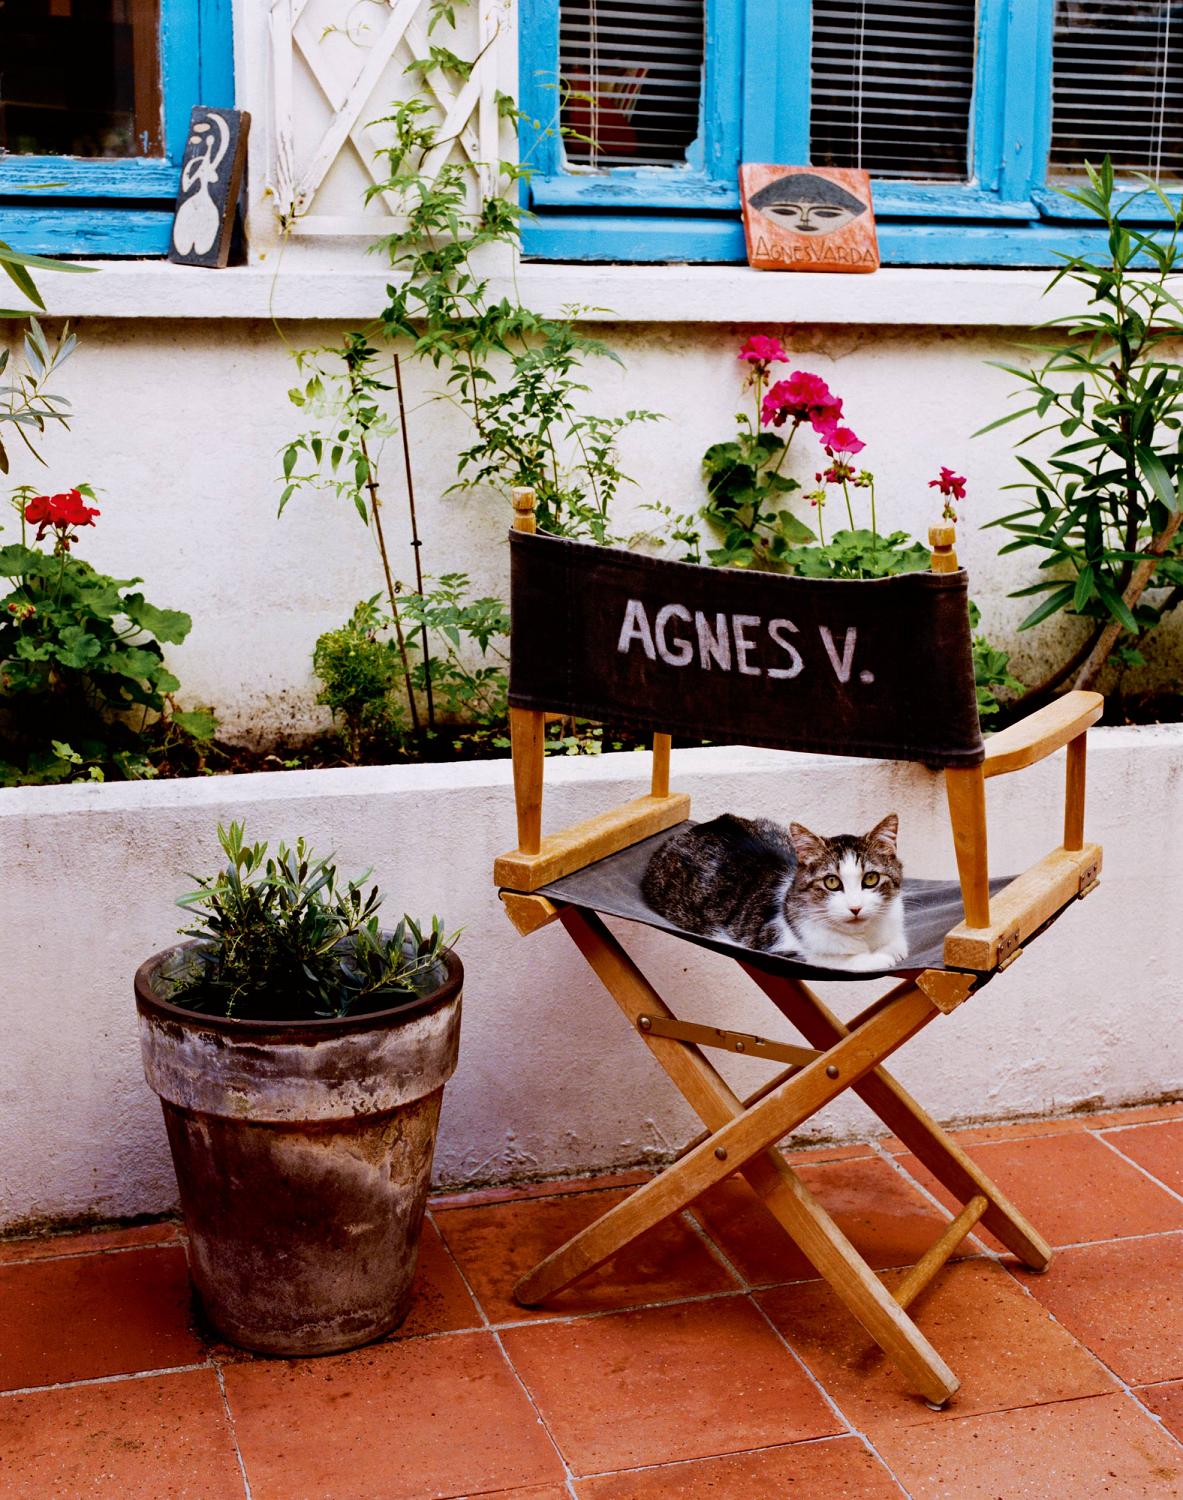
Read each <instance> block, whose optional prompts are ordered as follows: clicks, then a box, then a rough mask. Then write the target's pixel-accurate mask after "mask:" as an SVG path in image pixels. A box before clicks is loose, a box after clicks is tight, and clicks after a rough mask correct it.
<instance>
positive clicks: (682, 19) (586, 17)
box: [559, 0, 705, 167]
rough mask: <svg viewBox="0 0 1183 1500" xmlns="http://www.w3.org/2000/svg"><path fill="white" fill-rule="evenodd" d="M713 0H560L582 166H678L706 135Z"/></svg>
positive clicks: (569, 105)
mask: <svg viewBox="0 0 1183 1500" xmlns="http://www.w3.org/2000/svg"><path fill="white" fill-rule="evenodd" d="M704 5H705V0H654V3H650V4H646V3H645V0H560V6H559V74H560V80H561V93H562V109H561V113H560V120H561V124H562V128H563V145H564V149H565V151H566V155H567V160H568V161H569V162H572V163H577V164H579V165H581V166H596V167H636V166H676V165H679V164H683V163H685V161H686V152H687V149H688V148H689V146H690V145H691V143H692V142H693V141H694V139H695V137H696V136H697V135H698V116H699V100H700V98H701V95H702V69H703V48H704V41H703V27H704V14H703V12H704Z"/></svg>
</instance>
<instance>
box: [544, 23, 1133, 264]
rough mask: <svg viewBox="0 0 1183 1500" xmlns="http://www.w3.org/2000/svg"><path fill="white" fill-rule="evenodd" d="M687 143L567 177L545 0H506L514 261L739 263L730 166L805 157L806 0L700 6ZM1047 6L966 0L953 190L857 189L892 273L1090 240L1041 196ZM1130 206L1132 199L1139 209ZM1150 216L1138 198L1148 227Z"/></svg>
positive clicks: (1027, 254) (1072, 213) (1040, 260)
mask: <svg viewBox="0 0 1183 1500" xmlns="http://www.w3.org/2000/svg"><path fill="white" fill-rule="evenodd" d="M706 6H707V14H706V39H705V41H706V45H705V58H706V67H705V74H704V78H703V92H702V109H701V116H700V134H699V139H698V140H697V141H696V142H695V144H694V146H693V147H692V148H691V150H690V152H688V153H687V164H686V166H685V167H676V168H670V167H664V168H660V167H658V168H653V167H649V168H613V169H610V170H608V171H596V172H588V171H586V170H584V171H578V172H576V171H571V170H569V169H568V168H567V167H566V165H565V162H564V154H563V147H562V142H561V140H560V138H559V134H558V132H557V130H556V129H555V120H556V116H557V113H558V110H557V105H556V100H557V97H558V95H557V92H556V85H557V69H558V36H559V0H520V10H521V33H520V34H521V37H522V43H521V57H520V74H521V107H522V110H523V112H524V114H525V116H526V119H525V120H524V121H523V123H522V127H521V132H520V146H521V151H522V156H523V160H524V161H525V162H526V164H527V165H528V166H529V167H530V169H531V174H530V176H529V178H528V180H526V181H525V183H524V184H523V189H522V193H523V203H524V205H525V206H526V207H528V208H529V209H531V210H532V212H533V218H532V219H529V220H528V221H527V223H526V225H525V228H524V231H523V248H524V250H525V252H526V254H527V255H530V256H535V257H538V258H542V259H548V260H632V261H663V260H673V261H713V262H743V261H744V260H745V259H746V254H745V249H744V236H743V227H742V224H741V222H740V218H739V194H738V189H737V169H738V166H739V163H740V162H741V161H769V162H784V163H786V164H790V163H791V164H797V163H806V162H808V161H809V159H810V105H811V101H810V86H811V83H810V80H811V43H812V5H811V4H810V0H706ZM1054 6H1055V0H1021V3H1014V0H978V7H977V37H976V57H975V65H974V88H973V98H972V105H971V121H970V140H971V148H970V149H971V160H970V164H969V165H970V172H969V178H968V180H967V181H965V182H940V183H919V182H917V183H910V182H906V181H903V182H901V181H898V180H886V179H885V180H881V181H874V180H873V182H872V187H873V193H874V202H875V213H876V223H877V229H878V236H879V247H880V253H881V256H882V259H883V262H884V263H885V264H896V265H978V266H992V265H1028V266H1038V265H1049V264H1058V263H1059V256H1058V253H1057V252H1062V251H1065V250H1069V251H1074V252H1076V251H1084V250H1086V249H1090V248H1095V247H1097V246H1099V245H1101V244H1102V243H1103V236H1102V235H1101V234H1100V233H1098V232H1097V231H1095V230H1091V229H1088V228H1085V227H1084V226H1083V225H1082V224H1080V223H1079V222H1078V220H1079V218H1080V217H1082V215H1081V214H1080V213H1079V211H1078V210H1077V209H1076V208H1075V206H1074V205H1072V204H1071V203H1069V202H1067V201H1066V200H1065V199H1063V198H1062V197H1060V196H1059V195H1058V194H1056V193H1055V192H1054V191H1052V190H1051V189H1050V188H1049V186H1048V168H1047V162H1048V152H1049V146H1050V142H1051V124H1052V121H1051V115H1052V39H1053V18H1054ZM1143 201H1144V202H1145V201H1146V200H1143ZM1161 212H1162V211H1161V207H1160V206H1159V207H1156V206H1155V204H1153V203H1148V204H1147V207H1146V213H1145V217H1146V218H1147V219H1148V220H1151V221H1153V220H1154V219H1155V218H1156V217H1158V216H1159V215H1160V214H1161Z"/></svg>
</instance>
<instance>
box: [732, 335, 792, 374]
mask: <svg viewBox="0 0 1183 1500" xmlns="http://www.w3.org/2000/svg"><path fill="white" fill-rule="evenodd" d="M738 358H739V359H742V360H746V361H747V362H748V364H752V365H763V366H764V367H765V369H767V368H768V366H769V365H773V364H786V363H787V362H788V358H789V356H788V354H787V353H786V352H785V346H784V345H783V344H782V343H781V341H780V339H778V338H773V336H772V335H771V334H768V333H753V334H752V336H751V338H749V339H746V340H745V341H744V343H743V345H742V347H741V348H740V351H739V355H738Z"/></svg>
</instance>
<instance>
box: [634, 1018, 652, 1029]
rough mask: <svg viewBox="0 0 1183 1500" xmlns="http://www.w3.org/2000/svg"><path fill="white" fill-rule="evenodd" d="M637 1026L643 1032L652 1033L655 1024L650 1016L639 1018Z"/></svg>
mask: <svg viewBox="0 0 1183 1500" xmlns="http://www.w3.org/2000/svg"><path fill="white" fill-rule="evenodd" d="M637 1025H638V1026H639V1027H640V1028H641V1030H642V1031H650V1030H652V1027H653V1022H652V1021H651V1020H650V1019H649V1017H648V1016H638V1017H637Z"/></svg>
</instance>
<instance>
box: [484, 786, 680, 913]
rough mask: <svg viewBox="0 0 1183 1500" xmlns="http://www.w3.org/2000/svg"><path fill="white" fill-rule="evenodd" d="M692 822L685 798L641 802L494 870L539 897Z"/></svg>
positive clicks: (513, 855) (552, 838)
mask: <svg viewBox="0 0 1183 1500" xmlns="http://www.w3.org/2000/svg"><path fill="white" fill-rule="evenodd" d="M689 816H690V798H689V797H688V796H687V795H686V793H685V792H672V793H670V795H669V796H668V797H652V796H650V797H635V798H634V799H633V800H632V801H631V802H625V803H622V805H621V806H619V807H614V808H612V810H611V811H610V812H605V813H599V814H598V815H597V816H596V817H594V818H588V819H587V820H586V821H585V822H583V823H575V824H573V825H572V827H570V828H563V829H560V831H559V832H558V833H550V834H547V836H546V837H545V838H544V839H543V840H542V843H541V847H540V848H539V850H538V853H537V854H523V853H522V851H521V850H520V849H514V850H511V851H510V853H508V854H502V855H501V856H500V857H499V858H498V860H497V862H496V863H495V864H494V866H493V879H494V881H495V882H496V884H497V885H499V886H502V887H508V888H509V889H510V890H512V891H536V890H537V889H538V888H539V886H543V885H549V884H550V882H551V881H552V880H559V879H561V877H562V876H564V875H570V874H572V873H573V872H574V871H575V870H582V869H583V867H584V865H590V864H594V863H595V861H596V860H597V859H605V858H607V856H608V855H609V854H617V853H619V851H620V850H621V849H627V848H628V847H629V845H630V844H639V843H640V842H641V840H642V839H647V838H648V837H649V835H650V834H653V833H661V832H662V831H663V830H664V829H666V828H672V827H673V826H674V824H675V823H683V822H685V820H686V819H687V818H688V817H689Z"/></svg>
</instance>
